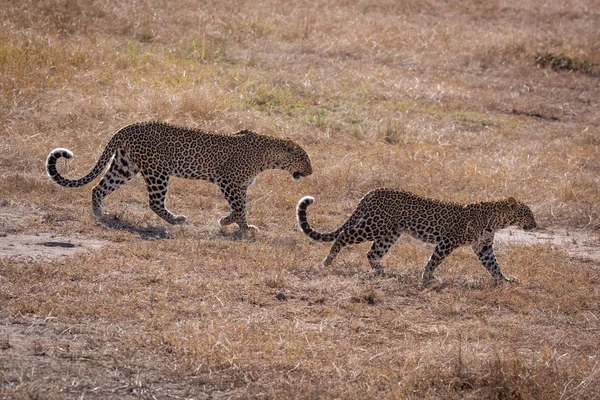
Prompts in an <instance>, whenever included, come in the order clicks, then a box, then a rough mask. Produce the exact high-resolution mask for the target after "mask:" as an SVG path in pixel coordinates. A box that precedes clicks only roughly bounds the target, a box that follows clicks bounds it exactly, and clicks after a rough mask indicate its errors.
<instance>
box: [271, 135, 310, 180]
mask: <svg viewBox="0 0 600 400" xmlns="http://www.w3.org/2000/svg"><path fill="white" fill-rule="evenodd" d="M277 158H278V161H277V168H279V169H282V170H285V171H288V172H289V173H290V174H292V177H293V178H294V179H295V180H298V179H300V178H304V177H306V176H309V175H311V174H312V172H313V170H312V165H311V163H310V158H309V157H308V154H306V151H304V149H303V148H302V147H300V146H299V145H298V144H296V143H295V142H294V141H293V140H291V139H287V138H286V139H284V149H283V151H282V152H280V153H279V155H278V157H277Z"/></svg>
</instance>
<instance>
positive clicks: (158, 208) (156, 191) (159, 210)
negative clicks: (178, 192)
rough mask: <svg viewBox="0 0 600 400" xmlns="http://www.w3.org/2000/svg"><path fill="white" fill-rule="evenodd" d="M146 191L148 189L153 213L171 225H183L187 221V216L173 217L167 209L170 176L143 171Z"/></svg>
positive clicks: (149, 202)
mask: <svg viewBox="0 0 600 400" xmlns="http://www.w3.org/2000/svg"><path fill="white" fill-rule="evenodd" d="M142 175H144V180H145V181H146V189H148V204H149V205H150V208H151V209H152V211H154V212H155V213H156V215H158V216H159V217H161V218H162V219H164V220H165V221H167V222H168V223H170V224H174V225H175V224H183V223H185V221H187V218H186V217H185V215H173V214H172V213H171V212H170V211H169V210H167V208H166V207H165V202H166V200H167V190H168V189H167V188H168V185H169V175H168V174H165V173H160V172H156V171H143V172H142Z"/></svg>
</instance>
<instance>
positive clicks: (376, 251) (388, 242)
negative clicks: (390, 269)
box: [367, 234, 400, 275]
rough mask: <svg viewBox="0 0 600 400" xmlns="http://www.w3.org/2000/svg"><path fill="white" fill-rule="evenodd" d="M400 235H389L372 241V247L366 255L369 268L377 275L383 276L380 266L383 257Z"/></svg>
mask: <svg viewBox="0 0 600 400" xmlns="http://www.w3.org/2000/svg"><path fill="white" fill-rule="evenodd" d="M399 237H400V234H390V235H386V236H383V237H380V238H377V239H375V240H374V241H373V245H372V246H371V250H369V252H368V253H367V259H368V260H369V264H370V265H371V268H373V269H374V270H375V272H376V274H378V275H383V267H382V266H381V264H380V261H381V259H382V258H383V256H385V255H386V254H387V252H388V251H389V250H390V248H391V247H392V245H393V244H394V243H396V241H397V240H398V238H399Z"/></svg>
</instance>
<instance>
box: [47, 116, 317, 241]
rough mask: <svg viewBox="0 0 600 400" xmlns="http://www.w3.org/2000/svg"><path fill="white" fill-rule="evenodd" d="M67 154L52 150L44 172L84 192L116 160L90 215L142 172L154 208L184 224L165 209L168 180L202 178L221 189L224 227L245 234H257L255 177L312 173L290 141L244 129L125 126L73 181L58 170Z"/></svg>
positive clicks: (182, 218) (99, 186) (97, 188)
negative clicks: (250, 204)
mask: <svg viewBox="0 0 600 400" xmlns="http://www.w3.org/2000/svg"><path fill="white" fill-rule="evenodd" d="M72 156H73V153H71V152H70V151H69V150H67V149H62V148H57V149H55V150H52V151H51V152H50V154H49V155H48V158H47V160H46V171H47V172H48V175H49V176H50V178H52V180H53V181H54V182H56V183H58V184H59V185H62V186H66V187H80V186H83V185H85V184H87V183H89V182H91V181H92V180H94V179H95V178H96V177H97V176H98V175H99V174H100V173H101V172H102V171H104V169H105V168H106V166H107V165H108V163H109V161H111V160H112V162H111V164H110V168H109V169H108V171H107V172H106V174H105V175H104V177H103V178H102V179H101V180H100V182H99V183H98V184H97V185H96V186H94V188H93V189H92V210H93V212H94V214H95V215H96V216H98V217H99V216H102V200H103V199H104V198H105V197H106V196H107V195H109V194H110V193H112V192H114V191H115V190H117V189H118V188H119V187H120V186H122V185H124V184H125V183H126V182H127V181H129V180H130V179H131V178H133V177H134V176H135V175H136V174H137V173H138V172H140V173H141V174H142V176H143V177H144V180H145V182H146V187H147V189H148V198H149V205H150V208H151V209H152V210H153V211H154V212H155V213H156V214H157V215H158V216H160V217H161V218H163V219H164V220H165V221H167V222H169V223H171V224H181V223H184V222H185V221H186V217H185V216H183V215H173V214H172V213H171V212H170V211H169V210H167V209H166V208H165V200H166V198H167V187H168V184H169V177H171V176H174V177H179V178H187V179H203V180H207V181H209V182H212V183H215V184H216V185H218V186H219V188H220V189H221V192H222V193H223V195H224V197H225V200H227V202H228V203H229V206H230V207H231V213H230V214H229V215H228V216H226V217H223V218H221V220H220V221H219V223H220V224H221V225H229V224H231V223H234V222H235V223H237V224H238V226H239V227H240V230H241V231H242V232H244V231H247V230H248V229H256V227H253V226H249V225H248V223H247V221H246V192H247V189H248V186H250V184H251V183H252V182H253V181H254V179H255V178H256V176H257V175H258V174H259V173H260V172H262V171H264V170H267V169H281V170H285V171H288V172H289V173H290V174H292V176H293V178H294V179H300V178H302V177H304V176H308V175H310V174H311V173H312V167H311V163H310V159H309V157H308V155H307V154H306V152H305V151H304V150H303V149H302V148H301V147H300V146H299V145H297V144H296V143H294V142H293V141H292V140H291V139H279V138H274V137H269V136H264V135H259V134H257V133H254V132H251V131H248V130H243V131H240V132H237V133H236V134H233V135H223V134H215V133H206V132H203V131H201V130H198V129H188V128H182V127H178V126H174V125H170V124H166V123H160V122H143V123H136V124H132V125H129V126H126V127H124V128H122V129H121V130H119V131H118V132H117V133H116V134H115V135H114V136H113V137H112V139H110V141H109V142H108V144H107V145H106V148H105V149H104V151H103V152H102V154H101V155H100V158H99V160H98V161H97V162H96V165H95V166H94V167H93V168H92V170H91V171H90V172H89V173H88V174H87V175H86V176H84V177H82V178H80V179H76V180H71V179H67V178H65V177H63V176H62V175H61V174H60V173H59V172H58V171H57V169H56V161H57V160H58V159H59V158H61V157H64V158H71V157H72Z"/></svg>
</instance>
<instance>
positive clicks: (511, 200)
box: [508, 197, 519, 211]
mask: <svg viewBox="0 0 600 400" xmlns="http://www.w3.org/2000/svg"><path fill="white" fill-rule="evenodd" d="M508 205H509V206H510V209H511V210H513V211H514V210H516V209H517V207H519V202H518V201H517V200H515V198H514V197H509V198H508Z"/></svg>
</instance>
